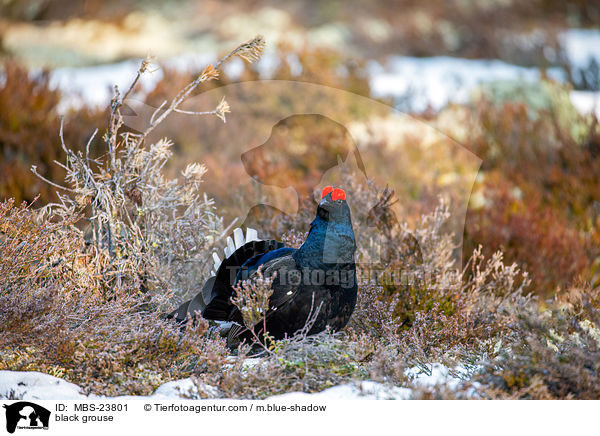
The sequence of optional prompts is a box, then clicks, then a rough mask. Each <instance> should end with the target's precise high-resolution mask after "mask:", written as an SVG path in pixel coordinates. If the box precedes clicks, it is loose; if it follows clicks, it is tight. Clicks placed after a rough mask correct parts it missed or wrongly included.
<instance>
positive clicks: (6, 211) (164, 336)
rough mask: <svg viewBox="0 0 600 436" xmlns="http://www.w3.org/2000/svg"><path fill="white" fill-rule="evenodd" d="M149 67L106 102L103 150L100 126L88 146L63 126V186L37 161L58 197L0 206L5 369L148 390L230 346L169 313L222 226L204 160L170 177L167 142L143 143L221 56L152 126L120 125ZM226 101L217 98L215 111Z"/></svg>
mask: <svg viewBox="0 0 600 436" xmlns="http://www.w3.org/2000/svg"><path fill="white" fill-rule="evenodd" d="M262 45H263V41H262V38H256V39H255V40H253V41H250V42H249V43H246V44H242V45H241V46H239V47H238V48H237V49H235V50H233V51H232V52H230V53H229V54H228V55H226V56H225V57H224V58H223V59H222V60H221V62H219V63H218V64H216V66H215V67H216V68H218V67H219V66H220V64H222V63H223V62H225V61H226V60H227V59H229V58H230V57H232V56H240V57H243V58H245V59H255V58H256V56H257V55H259V54H260V50H261V49H262ZM147 67H148V63H147V61H144V62H143V63H142V65H141V67H140V70H139V72H138V75H137V77H136V78H135V79H134V81H133V83H132V85H131V87H130V88H129V89H128V90H127V91H126V92H125V93H124V94H123V95H122V96H121V95H120V94H119V93H118V92H117V94H116V95H115V97H114V99H113V101H112V103H111V113H110V119H109V123H108V129H107V132H106V134H105V135H104V140H105V143H106V148H107V153H106V154H105V155H103V156H101V157H99V158H96V159H95V158H94V157H93V156H92V155H91V150H90V145H91V142H92V140H93V138H94V137H95V133H94V135H92V137H91V138H90V140H89V141H88V143H87V145H86V146H84V147H82V148H81V150H77V149H75V150H73V149H71V148H69V147H67V145H66V143H65V137H64V129H63V126H62V125H61V128H60V132H59V133H60V135H59V136H60V147H61V148H62V149H63V151H64V152H65V153H66V155H67V159H66V162H65V164H64V165H62V166H61V167H62V168H63V170H64V171H65V173H66V177H65V185H64V186H61V185H59V184H58V183H56V182H55V181H52V180H48V179H46V178H44V177H43V176H42V175H41V174H40V173H39V172H38V171H37V169H36V168H35V167H34V168H33V173H34V174H36V175H37V176H38V177H40V178H41V179H42V180H45V181H46V182H48V183H49V184H50V185H52V186H53V187H57V188H59V189H60V193H59V194H58V198H59V201H58V202H56V203H51V204H48V205H46V206H45V207H44V208H42V209H41V210H39V211H32V210H31V209H29V208H26V207H25V206H20V207H17V208H15V207H13V202H12V201H8V202H5V203H2V204H1V206H0V230H1V233H0V258H2V259H3V260H5V262H4V261H3V265H2V266H1V267H0V268H2V272H3V273H4V274H5V276H4V279H5V280H4V283H3V285H2V288H1V291H2V292H1V293H0V305H1V306H0V313H1V314H2V318H0V321H1V326H0V327H1V330H2V331H3V335H2V338H1V339H0V340H1V344H0V349H1V350H2V352H1V354H0V367H1V368H2V369H13V370H32V369H35V370H41V371H43V372H49V373H51V374H54V375H62V376H64V377H65V378H67V379H68V380H70V381H73V382H75V383H78V384H80V385H81V386H83V387H84V389H85V391H86V392H95V393H103V394H110V395H115V394H124V393H131V394H149V393H151V392H152V391H153V389H154V388H156V387H157V386H158V385H160V384H162V383H164V382H165V381H168V380H171V379H174V378H182V377H185V376H188V375H190V374H191V373H192V372H194V371H199V372H202V371H206V370H207V369H208V368H210V369H214V368H218V367H220V366H221V365H222V363H223V359H224V357H225V355H226V348H225V345H224V343H223V341H222V340H221V339H219V338H218V337H215V334H213V333H212V331H210V332H209V331H207V329H208V325H207V323H197V324H195V325H190V326H188V327H187V328H186V329H185V331H183V332H182V331H181V330H180V328H179V326H175V325H173V324H172V323H170V322H168V321H166V320H164V319H163V310H164V309H165V308H168V307H169V306H171V304H172V301H171V300H173V291H179V292H180V293H184V292H185V290H186V289H187V288H185V287H184V286H190V283H189V282H190V277H193V278H194V279H195V280H199V279H200V277H199V275H200V274H201V267H202V264H203V260H204V259H205V258H207V257H208V256H209V253H208V251H209V249H210V248H211V247H212V246H213V245H214V244H215V243H216V242H218V240H219V237H220V236H221V234H222V232H223V231H224V230H223V229H222V228H221V227H220V226H221V220H220V219H219V217H218V216H217V215H216V213H215V211H214V207H213V206H212V201H211V200H210V199H209V198H208V197H207V196H206V195H202V193H201V192H200V183H201V177H202V175H203V173H204V168H203V167H202V166H201V165H198V164H191V165H189V166H188V167H187V168H186V170H185V171H184V172H183V174H182V176H183V177H182V180H181V181H178V180H169V179H166V178H165V177H164V176H163V175H162V173H161V170H162V168H163V167H164V166H165V164H166V162H167V160H168V158H169V157H170V151H169V146H170V143H169V142H168V141H166V140H164V141H159V142H157V143H154V144H151V145H148V144H147V143H146V142H145V139H146V136H147V135H148V134H149V132H150V131H152V130H153V129H154V128H155V127H156V125H157V124H158V123H160V122H161V121H162V120H164V118H165V117H166V116H167V115H168V114H169V113H171V112H173V111H177V110H178V109H179V104H180V103H181V102H182V101H183V100H184V99H185V98H186V97H187V96H188V95H189V93H190V92H191V91H192V90H193V89H194V88H195V86H197V84H198V83H200V82H201V81H206V80H211V79H213V78H214V77H215V73H214V70H215V67H213V66H209V67H207V68H206V69H205V70H204V71H203V73H202V74H200V75H199V76H198V77H197V78H196V79H194V81H192V82H190V84H188V85H187V86H186V87H184V89H183V90H182V91H181V92H180V93H178V94H177V95H176V96H175V97H174V98H173V99H172V100H171V102H170V104H169V105H168V106H166V109H164V110H162V111H157V113H156V114H155V117H153V121H152V122H151V123H150V125H149V126H148V127H147V129H146V130H145V131H143V132H141V133H139V134H135V133H133V132H126V131H122V130H121V127H122V124H123V117H122V115H121V107H122V102H123V100H125V99H126V98H127V96H128V95H129V94H130V93H131V92H132V90H133V89H134V88H135V85H136V83H137V81H138V79H139V77H140V75H141V74H143V73H144V71H145V70H146V69H147ZM158 112H160V113H158ZM224 112H225V105H224V104H221V105H219V106H217V107H216V108H215V110H213V111H209V112H208V113H210V114H214V115H217V116H220V117H222V116H223V115H224ZM86 223H87V224H88V225H87V227H86ZM76 224H80V225H81V226H82V227H84V230H79V228H78V227H77V226H76ZM192 284H193V283H192ZM57 332H58V334H57Z"/></svg>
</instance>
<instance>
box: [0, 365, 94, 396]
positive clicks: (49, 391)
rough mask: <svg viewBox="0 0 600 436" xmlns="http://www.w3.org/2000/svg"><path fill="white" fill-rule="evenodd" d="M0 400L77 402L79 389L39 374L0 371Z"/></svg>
mask: <svg viewBox="0 0 600 436" xmlns="http://www.w3.org/2000/svg"><path fill="white" fill-rule="evenodd" d="M0 398H11V399H21V400H79V399H82V398H88V397H87V396H86V395H85V394H83V393H81V388H80V387H79V386H77V385H75V384H73V383H69V382H68V381H65V380H63V379H60V378H58V377H53V376H51V375H48V374H43V373H41V372H37V371H32V372H20V371H0Z"/></svg>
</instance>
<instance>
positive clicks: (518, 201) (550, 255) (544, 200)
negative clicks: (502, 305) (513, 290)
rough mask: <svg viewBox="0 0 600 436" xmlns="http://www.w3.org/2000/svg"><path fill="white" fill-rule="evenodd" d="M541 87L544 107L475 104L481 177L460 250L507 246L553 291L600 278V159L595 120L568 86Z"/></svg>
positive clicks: (471, 144) (539, 287)
mask: <svg viewBox="0 0 600 436" xmlns="http://www.w3.org/2000/svg"><path fill="white" fill-rule="evenodd" d="M541 89H542V91H543V92H542V91H540V92H542V93H541V96H546V97H547V98H546V99H545V100H546V101H547V106H542V107H537V108H536V107H535V106H533V105H532V104H529V105H528V104H526V103H524V102H523V101H519V100H518V97H517V96H512V97H506V98H508V100H505V101H503V102H502V103H497V102H496V103H494V102H493V101H490V100H488V99H485V98H484V99H482V100H480V101H479V102H478V103H477V104H476V106H475V109H474V112H473V117H472V118H471V120H470V123H472V124H470V125H471V126H472V127H473V129H472V130H471V132H472V133H471V134H470V135H469V136H468V137H466V138H464V142H463V143H464V145H466V146H467V147H468V148H469V149H471V150H472V151H474V152H475V153H476V154H477V155H478V156H479V157H481V158H482V159H483V165H482V174H481V177H480V180H483V182H480V183H478V184H477V185H476V186H475V190H474V192H475V193H476V197H477V201H476V202H472V203H471V206H472V208H471V209H470V211H469V214H468V217H467V222H466V229H465V251H464V252H463V253H464V255H465V256H468V255H470V252H471V251H472V250H473V249H474V248H475V247H477V246H478V245H482V246H483V247H484V252H485V253H486V254H487V255H490V254H491V253H493V252H494V251H496V250H502V251H503V252H504V254H505V256H506V258H507V260H508V261H511V262H512V261H516V262H518V263H519V264H520V265H522V266H523V267H524V268H526V269H527V270H528V271H529V272H530V273H531V277H532V280H533V282H534V285H535V290H536V292H539V293H540V294H545V295H549V294H552V293H553V292H554V291H555V290H556V288H557V287H565V288H566V287H568V286H569V285H570V284H572V283H573V282H574V280H576V279H578V278H580V277H581V278H583V279H586V280H592V281H593V283H596V284H597V283H598V282H597V280H598V268H597V266H594V265H597V264H598V260H597V259H598V258H599V256H600V252H599V251H598V249H597V246H598V245H597V243H596V242H597V241H598V240H599V233H598V226H597V223H598V212H597V204H600V178H599V174H600V160H598V159H597V156H596V155H595V152H594V150H595V148H594V147H595V145H594V144H595V143H596V141H597V139H596V138H597V135H598V126H597V122H596V121H595V120H594V119H587V118H583V117H580V116H579V115H576V114H573V108H572V106H571V105H570V103H568V101H567V102H565V101H564V98H563V97H564V95H563V94H564V93H565V91H564V90H563V89H558V87H557V86H556V85H552V84H548V85H546V86H544V87H542V88H541ZM544 90H545V91H544ZM532 92H533V91H532ZM544 92H545V93H544ZM548 93H549V94H548ZM534 94H535V92H534ZM523 98H524V99H525V98H531V99H532V101H539V100H540V99H541V100H542V101H544V99H542V97H540V95H537V94H536V96H535V98H534V96H532V97H526V96H525V97H523ZM515 99H516V100H515Z"/></svg>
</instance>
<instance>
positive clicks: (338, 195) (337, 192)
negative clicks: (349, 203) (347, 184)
mask: <svg viewBox="0 0 600 436" xmlns="http://www.w3.org/2000/svg"><path fill="white" fill-rule="evenodd" d="M331 199H332V200H333V201H337V200H345V199H346V193H345V192H344V190H343V189H339V188H336V189H334V190H333V193H332V194H331Z"/></svg>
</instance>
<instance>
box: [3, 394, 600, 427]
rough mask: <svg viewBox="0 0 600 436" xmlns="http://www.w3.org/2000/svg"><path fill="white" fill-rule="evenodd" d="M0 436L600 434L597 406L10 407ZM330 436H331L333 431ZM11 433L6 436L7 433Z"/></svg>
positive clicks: (217, 403)
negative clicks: (84, 435)
mask: <svg viewBox="0 0 600 436" xmlns="http://www.w3.org/2000/svg"><path fill="white" fill-rule="evenodd" d="M0 404H2V405H3V407H4V412H5V413H1V415H2V418H1V419H0V421H1V426H2V429H1V430H0V434H15V435H19V436H27V435H34V436H35V435H38V436H40V435H44V436H45V435H65V436H68V435H78V436H79V435H81V434H92V435H95V434H112V435H136V434H143V435H173V434H179V433H181V432H184V433H185V434H210V435H211V436H212V435H215V436H216V435H235V434H240V433H241V434H261V435H263V434H265V435H266V434H277V435H288V434H311V433H312V434H314V435H315V436H316V435H321V434H335V435H344V436H346V435H350V434H360V435H366V436H371V435H373V436H374V435H375V433H374V432H375V431H376V432H378V433H379V432H385V434H386V435H387V434H415V435H416V434H418V435H421V434H434V435H444V436H445V435H449V434H457V435H465V434H477V435H486V436H488V435H503V436H506V435H512V434H516V435H519V434H543V435H553V434H557V435H558V434H560V435H561V436H564V435H565V434H584V433H585V434H597V433H598V418H597V411H598V410H600V409H599V407H600V404H599V402H598V401H587V402H584V401H521V402H519V401H357V400H355V401H323V400H307V401H298V402H290V401H272V400H265V401H249V400H247V401H243V400H181V401H168V400H166V401H156V400H151V399H148V398H145V399H141V400H126V401H123V400H119V401H111V400H88V401H80V400H77V401H35V402H32V401H19V400H15V401H10V400H0ZM332 431H333V432H334V433H331V432H332ZM7 432H8V433H7Z"/></svg>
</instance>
